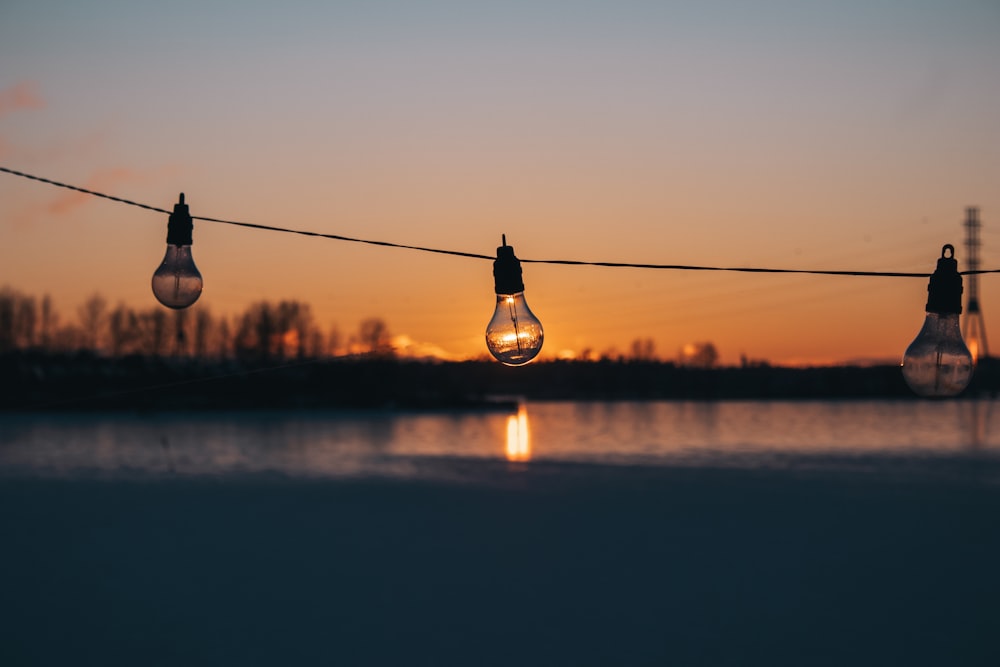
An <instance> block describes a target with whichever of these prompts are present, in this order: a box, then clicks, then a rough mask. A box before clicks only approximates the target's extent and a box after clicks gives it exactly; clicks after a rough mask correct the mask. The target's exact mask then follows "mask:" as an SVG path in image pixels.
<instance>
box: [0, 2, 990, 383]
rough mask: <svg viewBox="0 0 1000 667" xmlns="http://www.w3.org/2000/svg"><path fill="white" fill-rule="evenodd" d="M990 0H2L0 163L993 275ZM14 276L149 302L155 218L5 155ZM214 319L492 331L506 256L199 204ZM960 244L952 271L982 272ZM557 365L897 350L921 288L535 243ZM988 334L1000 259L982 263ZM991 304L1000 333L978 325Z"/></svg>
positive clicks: (276, 206)
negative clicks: (646, 350) (499, 258)
mask: <svg viewBox="0 0 1000 667" xmlns="http://www.w3.org/2000/svg"><path fill="white" fill-rule="evenodd" d="M998 35H1000V3H998V2H996V0H947V1H946V0H941V1H933V2H932V1H921V0H841V1H840V2H806V1H791V0H789V1H787V2H744V1H742V0H731V1H723V2H698V3H694V2H690V3H674V2H668V1H665V0H650V1H644V2H639V1H631V0H617V1H615V2H588V1H580V2H549V1H546V0H530V1H524V2H522V1H519V0H508V1H507V2H502V3H501V2H459V1H453V2H439V1H434V0H431V1H427V2H405V1H403V0H395V1H378V0H375V1H366V2H360V1H357V2H295V1H292V0H290V1H288V2H281V3H259V2H206V1H205V0H199V1H197V2H195V1H193V0H192V1H190V2H125V1H117V2H112V1H107V0H93V1H91V2H86V3H68V2H65V0H59V1H49V0H5V1H4V2H3V3H2V4H0V165H3V166H6V167H9V168H13V169H18V170H22V171H26V172H29V173H34V174H37V175H40V176H44V177H48V178H52V179H56V180H62V181H66V182H69V183H73V184H77V185H81V186H85V187H90V188H94V189H97V190H101V191H103V192H107V193H109V194H114V195H118V196H121V197H126V198H130V199H135V200H138V201H141V202H145V203H148V204H151V205H154V206H159V207H163V208H170V207H171V206H172V205H173V203H174V202H175V201H176V199H177V195H178V193H180V192H182V191H183V192H184V193H185V194H186V196H187V201H188V203H189V204H190V206H191V211H192V213H193V214H194V215H203V216H210V217H218V218H226V219H232V220H243V221H248V222H256V223H262V224H267V225H277V226H284V227H293V228H296V229H305V230H313V231H318V232H324V233H332V234H342V235H347V236H355V237H363V238H368V239H375V240H385V241H393V242H397V243H405V244H415V245H425V246H434V247H440V248H447V249H453V250H461V251H467V252H474V253H483V254H493V253H494V252H495V249H496V246H497V245H499V243H500V235H501V234H502V233H504V234H506V235H507V239H508V242H509V243H510V244H512V245H513V246H514V248H515V249H516V252H517V254H518V255H519V256H520V257H522V258H533V259H579V260H598V261H618V262H649V263H677V264H699V265H744V266H768V267H779V268H804V269H858V270H877V271H919V272H930V271H931V270H933V267H934V263H935V260H936V258H937V257H938V256H939V254H940V251H941V246H942V244H944V243H949V242H950V243H953V244H955V245H956V247H957V248H958V253H957V256H958V258H959V260H960V263H961V262H962V261H963V260H964V249H963V248H962V247H961V244H962V242H963V238H964V232H963V228H962V225H961V223H962V220H963V218H964V216H965V208H966V207H967V206H978V207H980V210H981V214H980V216H981V219H982V222H983V242H984V246H983V249H982V258H983V264H984V268H1000V125H998V123H1000V75H998V72H1000V39H998ZM0 234H2V236H0V238H2V243H0V286H2V285H9V286H11V287H14V288H17V289H19V290H21V291H23V292H27V293H29V294H35V295H41V294H43V293H50V294H51V295H52V296H53V298H54V299H55V302H56V305H57V307H58V308H59V310H60V311H62V312H64V313H71V312H73V310H74V309H75V307H76V306H77V304H79V303H80V302H82V301H83V300H84V299H85V298H86V297H87V296H88V295H90V294H92V293H94V292H101V293H103V294H104V295H105V297H106V298H107V299H108V300H109V301H110V302H111V303H112V305H113V304H115V303H117V302H119V301H123V302H125V303H128V304H130V305H133V306H136V307H143V308H145V307H151V306H154V305H155V304H156V302H155V300H154V298H153V296H152V293H151V291H150V284H149V283H150V277H151V275H152V273H153V271H154V270H155V269H156V267H157V265H158V264H159V261H160V260H161V259H162V256H163V252H164V242H165V236H166V216H164V215H161V214H157V213H150V212H148V211H143V210H140V209H137V208H132V207H128V206H124V205H121V204H116V203H113V202H109V201H104V200H99V199H95V198H92V197H86V196H84V195H74V194H72V193H68V192H67V191H64V190H59V189H56V188H53V187H51V186H46V185H42V184H39V183H34V182H31V181H27V180H24V179H21V178H17V177H14V176H10V175H7V174H0ZM194 257H195V259H196V261H197V264H198V266H199V268H200V269H201V272H202V274H203V275H204V278H205V292H204V294H203V296H202V298H201V300H200V301H199V302H198V303H197V304H196V305H195V306H194V308H208V309H210V310H211V311H212V312H213V313H215V314H218V315H222V314H228V313H234V312H236V311H239V310H241V309H242V308H243V307H245V306H246V305H248V304H249V303H252V302H254V301H259V300H262V299H269V300H278V299H285V298H294V299H300V300H304V301H307V302H309V303H311V304H312V307H313V309H314V312H315V314H316V317H317V321H318V322H319V324H321V325H322V326H324V327H325V326H327V325H329V324H330V323H333V322H335V323H337V324H338V326H339V327H340V328H341V330H342V331H344V332H350V331H353V330H355V329H356V328H357V325H358V323H359V322H360V321H361V320H362V319H364V318H365V317H368V316H380V317H382V318H384V319H385V320H386V322H387V323H388V325H389V327H390V329H391V331H392V332H393V333H395V334H403V335H406V336H408V337H409V338H410V339H412V340H414V341H417V342H420V343H425V344H427V345H430V346H434V347H435V348H438V349H440V350H443V351H445V352H447V353H449V354H451V355H455V356H457V357H464V356H471V355H479V354H482V353H484V352H485V345H484V343H483V332H484V330H485V327H486V323H487V322H488V320H489V318H490V316H491V314H492V310H493V305H494V296H493V283H492V274H491V265H490V263H489V262H488V261H484V260H476V259H464V258H456V257H447V256H440V255H431V254H424V253H419V252H413V251H408V250H398V249H386V248H377V247H371V246H364V245H357V244H350V243H343V242H336V241H329V240H321V239H314V238H306V237H301V236H294V235H287V234H277V233H274V232H266V231H254V230H247V229H241V228H235V227H229V226H225V225H218V224H211V223H206V222H196V223H195V230H194ZM963 268H964V266H963ZM524 280H525V284H526V291H525V295H526V297H527V300H528V303H529V304H530V305H531V307H532V309H533V310H534V312H535V314H536V315H537V316H538V317H539V319H540V320H541V321H542V323H543V325H544V327H545V337H546V341H545V348H544V349H543V351H542V355H541V358H543V359H544V358H549V359H551V358H554V357H556V356H557V355H560V354H565V355H570V354H573V353H579V352H580V351H582V350H584V349H587V348H589V349H592V350H595V351H598V352H600V351H604V350H607V349H609V348H612V347H615V348H617V349H618V350H621V351H624V350H626V349H627V348H628V346H629V343H630V341H631V340H633V339H635V338H652V339H653V340H654V341H655V342H656V346H657V352H658V353H659V354H660V355H661V356H665V357H672V356H673V355H675V354H676V351H677V350H678V349H679V348H680V347H681V346H683V345H684V344H685V343H689V342H692V341H705V340H711V341H713V342H714V343H715V344H716V346H717V347H718V349H719V352H720V354H721V360H722V361H723V362H724V363H737V362H738V361H739V359H740V356H741V355H746V356H747V357H750V358H752V359H769V360H771V361H773V362H778V363H826V362H836V361H845V360H852V359H887V358H888V359H892V358H898V357H899V356H900V355H901V354H902V352H903V350H904V349H905V347H906V345H907V344H908V343H909V342H910V340H912V338H913V337H914V335H915V334H916V332H917V330H918V329H919V327H920V324H921V322H922V319H923V306H924V303H925V299H926V280H922V279H912V278H909V279H907V278H859V277H819V276H785V275H745V274H719V273H696V272H676V271H651V270H638V269H610V268H597V267H565V266H547V265H538V264H526V265H524ZM980 287H981V292H982V297H983V299H982V303H983V312H984V315H985V319H986V325H987V330H988V331H991V332H993V331H995V334H994V338H995V343H994V345H995V347H994V349H993V350H992V351H993V352H994V353H997V352H1000V275H997V276H985V277H983V278H982V279H981V283H980ZM991 327H992V328H991Z"/></svg>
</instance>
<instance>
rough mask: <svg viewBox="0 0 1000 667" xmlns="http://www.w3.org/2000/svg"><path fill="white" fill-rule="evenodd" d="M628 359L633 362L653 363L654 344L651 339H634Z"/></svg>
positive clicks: (654, 356) (654, 358) (654, 357)
mask: <svg viewBox="0 0 1000 667" xmlns="http://www.w3.org/2000/svg"><path fill="white" fill-rule="evenodd" d="M629 358H630V359H632V360H633V361H655V360H656V342H655V341H654V340H653V339H652V338H636V339H635V340H633V341H632V345H631V346H630V354H629Z"/></svg>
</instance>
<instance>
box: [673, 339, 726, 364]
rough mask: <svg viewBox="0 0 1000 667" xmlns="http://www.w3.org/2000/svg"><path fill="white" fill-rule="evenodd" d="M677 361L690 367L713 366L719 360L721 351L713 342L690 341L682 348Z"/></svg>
mask: <svg viewBox="0 0 1000 667" xmlns="http://www.w3.org/2000/svg"><path fill="white" fill-rule="evenodd" d="M677 361H678V363H679V364H680V365H681V366H687V367H689V368H713V367H714V366H715V364H716V363H717V362H718V361H719V352H718V350H716V349H715V344H714V343H712V342H708V341H706V342H701V343H688V344H687V345H685V346H684V347H682V348H681V351H680V354H679V355H678V359H677Z"/></svg>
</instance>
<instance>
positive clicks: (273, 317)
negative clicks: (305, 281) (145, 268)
mask: <svg viewBox="0 0 1000 667" xmlns="http://www.w3.org/2000/svg"><path fill="white" fill-rule="evenodd" d="M16 350H22V351H26V350H34V351H41V352H50V353H71V352H80V351H88V352H94V353H101V354H106V355H110V356H112V357H124V356H130V355H138V356H150V357H156V356H175V357H195V358H199V359H238V360H260V361H269V360H275V359H306V358H310V359H317V358H325V357H338V356H345V355H357V356H364V357H378V358H388V357H392V356H393V355H394V349H393V347H392V337H391V335H390V332H389V327H388V325H387V324H386V323H385V321H384V320H383V319H381V318H379V317H369V318H367V319H365V320H363V321H362V322H361V323H360V325H359V326H358V329H357V331H356V332H354V333H352V334H350V335H347V336H344V335H343V334H342V333H341V331H340V329H339V328H338V327H337V325H335V324H334V325H330V326H329V327H327V328H326V329H325V330H324V329H323V328H322V327H320V326H319V324H318V323H317V322H316V320H315V318H314V317H313V314H312V309H311V308H310V306H309V304H307V303H303V302H301V301H295V300H283V301H279V302H278V303H271V302H267V301H260V302H257V303H253V304H251V305H249V306H247V308H246V309H245V310H243V312H241V313H237V314H236V315H233V316H231V317H223V316H216V315H213V314H212V312H211V310H209V309H208V308H198V309H195V310H192V311H187V310H176V311H168V310H165V309H164V308H161V307H159V306H151V307H149V308H145V309H135V308H132V307H130V306H128V305H126V304H124V303H119V304H118V305H116V306H114V307H113V308H112V307H110V306H109V305H108V302H107V300H106V299H105V298H104V297H103V296H101V295H100V294H94V295H92V296H90V297H89V298H87V299H86V300H85V301H84V302H83V304H81V305H80V306H79V307H78V308H77V311H76V318H75V319H74V320H66V319H64V318H63V317H62V316H61V315H60V314H59V313H58V312H57V311H56V309H55V307H54V306H53V302H52V298H51V297H50V296H49V295H47V294H46V295H45V296H43V297H42V298H40V299H38V298H36V297H34V296H31V295H28V294H24V293H22V292H20V291H18V290H16V289H13V288H11V287H3V288H0V354H2V353H8V352H13V351H16Z"/></svg>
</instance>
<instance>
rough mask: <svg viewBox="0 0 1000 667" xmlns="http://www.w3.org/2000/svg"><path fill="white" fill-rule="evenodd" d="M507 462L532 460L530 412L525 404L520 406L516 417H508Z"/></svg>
mask: <svg viewBox="0 0 1000 667" xmlns="http://www.w3.org/2000/svg"><path fill="white" fill-rule="evenodd" d="M507 460H508V461H530V460H531V441H530V439H529V432H528V410H527V408H526V407H525V406H524V405H523V404H522V405H519V406H518V408H517V414H516V415H511V416H509V417H507Z"/></svg>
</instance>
